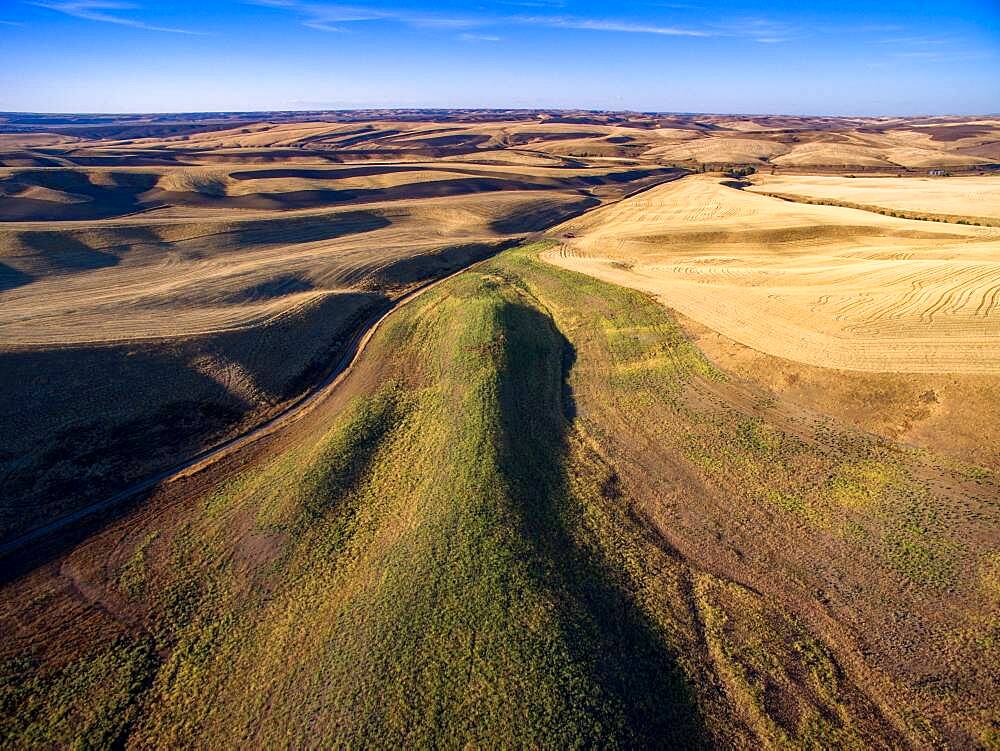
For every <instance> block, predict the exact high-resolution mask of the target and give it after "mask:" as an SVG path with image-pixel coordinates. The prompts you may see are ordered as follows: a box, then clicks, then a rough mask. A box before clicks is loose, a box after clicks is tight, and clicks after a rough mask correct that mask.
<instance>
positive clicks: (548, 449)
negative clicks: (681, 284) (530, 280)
mask: <svg viewBox="0 0 1000 751" xmlns="http://www.w3.org/2000/svg"><path fill="white" fill-rule="evenodd" d="M502 320H503V324H504V332H505V340H504V341H505V355H506V361H505V367H504V369H503V371H502V373H501V383H500V408H501V428H502V433H503V435H502V439H501V458H500V465H501V471H502V472H503V474H504V476H505V478H506V479H507V481H508V482H509V484H510V489H511V494H512V497H513V498H514V499H515V502H519V503H520V506H519V507H518V508H516V509H515V510H516V512H517V513H519V514H520V516H521V520H522V524H523V532H524V534H525V537H526V539H527V540H528V541H529V543H530V544H531V545H532V546H533V548H534V550H535V553H536V556H535V565H534V572H533V573H534V575H535V576H536V577H537V578H538V580H539V582H540V583H541V584H542V586H543V587H544V588H545V589H547V590H548V591H549V592H551V593H552V595H553V597H554V599H555V601H556V602H557V609H558V617H559V620H560V622H561V628H562V631H563V638H564V640H565V643H566V645H567V646H568V647H569V649H570V650H571V652H572V653H573V654H574V656H575V658H576V659H577V660H578V661H579V662H580V663H581V664H583V665H585V666H587V668H588V670H589V671H590V674H591V677H592V679H593V680H594V682H595V684H597V685H598V686H599V687H600V689H601V691H602V692H603V693H604V695H605V697H606V706H607V707H608V710H607V711H608V715H609V716H608V717H604V718H601V721H602V722H601V724H602V726H603V727H605V728H608V729H609V730H610V732H611V734H615V733H618V734H620V735H621V736H622V737H619V738H614V739H612V738H611V737H609V738H607V741H608V745H622V746H625V747H632V748H664V747H666V748H685V749H687V748H698V747H703V746H705V745H706V741H705V740H704V739H705V737H706V736H705V733H704V731H703V726H702V723H701V720H700V718H699V716H698V712H697V709H696V706H695V702H694V698H693V696H692V693H691V690H690V688H689V686H688V685H687V683H686V681H685V678H684V675H683V673H682V672H681V670H680V668H679V667H678V666H677V664H676V661H675V659H674V656H673V655H672V654H671V653H670V650H669V649H668V648H667V647H666V645H665V644H664V642H663V639H662V636H661V634H659V633H658V631H657V628H656V627H655V626H654V624H653V623H651V622H650V620H649V619H648V618H647V617H646V616H645V614H644V613H643V612H642V611H641V610H640V609H639V608H638V607H637V605H636V604H635V602H634V600H633V596H632V594H631V593H630V592H628V591H627V590H626V588H625V585H624V581H625V580H624V577H623V576H621V577H620V576H618V575H617V572H615V571H613V570H611V569H609V568H608V567H607V565H606V563H605V562H604V561H602V560H600V558H599V555H598V554H597V553H596V552H595V551H594V550H593V549H591V548H589V547H588V546H585V545H582V544H581V543H580V542H579V541H578V540H577V539H576V538H575V537H574V534H573V529H574V528H575V526H576V524H577V520H578V519H579V518H580V517H581V516H582V511H583V510H582V509H581V508H580V507H579V505H578V504H579V501H577V500H576V499H574V498H573V497H572V495H571V492H570V489H569V486H568V483H567V478H566V474H565V472H566V469H567V461H568V445H567V429H568V427H569V425H570V419H571V417H572V415H573V414H574V413H575V405H574V401H573V395H572V391H571V388H570V386H569V383H568V379H567V376H568V374H569V371H570V369H571V368H572V366H573V363H574V360H575V353H574V349H573V346H572V345H571V344H570V342H569V341H568V340H567V339H566V338H565V337H564V336H563V335H562V334H561V333H560V332H559V331H558V330H557V329H556V328H555V327H554V325H553V323H552V321H551V320H550V319H549V318H548V317H546V316H544V315H542V314H541V313H540V312H538V311H537V310H535V309H532V308H528V307H525V306H521V305H507V306H505V307H504V309H503V310H502Z"/></svg>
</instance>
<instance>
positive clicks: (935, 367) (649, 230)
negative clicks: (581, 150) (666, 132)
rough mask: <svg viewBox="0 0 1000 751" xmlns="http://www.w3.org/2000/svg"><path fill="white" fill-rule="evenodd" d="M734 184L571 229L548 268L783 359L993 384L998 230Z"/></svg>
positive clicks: (708, 180)
mask: <svg viewBox="0 0 1000 751" xmlns="http://www.w3.org/2000/svg"><path fill="white" fill-rule="evenodd" d="M731 182H732V181H727V180H725V179H720V178H718V177H711V176H698V177H689V178H686V179H685V180H683V181H680V182H678V183H675V184H672V185H665V186H660V187H657V188H654V189H652V190H649V191H647V192H644V193H642V194H641V195H638V196H635V197H633V198H630V199H628V200H626V201H623V202H621V203H618V204H616V205H614V206H609V207H606V208H602V209H599V210H596V211H594V212H591V213H589V214H587V215H586V216H585V217H582V218H580V219H577V220H571V221H569V222H567V223H565V224H563V225H561V226H560V227H559V228H558V229H557V230H556V232H557V233H558V234H559V235H560V236H561V237H562V238H563V244H562V246H561V248H560V250H559V251H557V252H552V253H550V254H549V256H548V257H549V258H550V259H551V260H552V261H553V262H554V263H558V264H559V265H561V266H563V267H565V268H572V269H577V270H581V271H585V272H587V273H590V274H594V275H596V276H599V277H600V278H602V279H605V280H608V281H614V282H616V283H619V284H627V285H629V286H632V287H635V288H636V289H640V290H643V291H646V292H649V293H651V294H654V295H656V296H657V297H658V298H659V299H660V300H662V301H663V302H664V303H665V304H666V305H668V306H669V307H671V308H674V309H676V310H678V311H680V312H681V313H683V314H684V315H686V316H688V317H690V318H692V319H694V320H696V321H698V322H700V323H702V324H704V325H706V326H708V327H709V328H712V329H714V330H716V331H719V332H720V333H722V334H724V335H725V336H727V337H729V338H730V339H732V340H734V341H736V342H739V343H741V344H744V345H746V346H748V347H751V348H753V349H756V350H760V351H761V352H765V353H768V354H772V355H777V356H780V357H783V358H786V359H789V360H795V361H798V362H803V363H806V364H810V365H816V366H822V367H831V368H840V369H844V370H858V371H869V372H908V373H981V374H998V373H1000V347H998V341H1000V229H997V228H992V227H973V226H966V225H958V224H945V223H938V222H923V221H913V220H906V219H898V218H893V217H886V216H882V215H878V214H874V213H871V212H867V211H862V210H857V209H848V208H843V207H837V206H819V205H806V204H798V203H791V202H788V201H782V200H779V199H776V198H773V197H768V196H762V195H757V194H754V193H750V192H748V191H746V190H740V189H739V186H737V187H734V186H733V185H734V184H729V183H731ZM955 182H959V181H958V180H957V179H956V180H955ZM923 184H924V183H920V185H923ZM927 184H929V185H930V186H931V189H932V190H933V189H934V186H936V185H937V184H938V183H934V182H931V183H927ZM949 184H950V183H949ZM980 184H981V183H980ZM958 189H959V188H956V189H955V190H958ZM970 189H972V186H970ZM913 200H917V201H919V200H920V199H913ZM926 200H929V201H933V197H932V198H929V199H926Z"/></svg>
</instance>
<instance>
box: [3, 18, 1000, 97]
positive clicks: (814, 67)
mask: <svg viewBox="0 0 1000 751" xmlns="http://www.w3.org/2000/svg"><path fill="white" fill-rule="evenodd" d="M352 107H527V108H534V107H557V108H587V109H616V110H617V109H633V110H656V111H669V112H722V113H785V114H844V115H847V114H889V115H893V114H946V113H947V114H973V113H980V114H981V113H996V112H1000V0H949V2H941V1H940V0H938V1H936V2H921V1H920V0H915V1H914V0H881V1H880V2H871V1H870V0H820V1H819V2H812V3H809V2H785V1H778V0H770V1H768V0H764V1H763V2H760V1H758V2H752V3H751V2H743V1H742V0H690V2H689V1H688V0H678V1H677V2H658V1H652V0H651V1H650V2H618V3H613V2H593V1H585V0H506V1H504V2H501V1H499V0H497V1H495V2H484V3H475V2H457V1H454V0H447V1H444V2H431V1H430V0H398V1H396V2H388V1H386V2H382V1H377V2H362V1H361V0H359V1H358V2H356V3H355V2H350V3H344V4H341V3H329V2H323V0H316V1H313V0H200V1H197V2H196V1H194V0H181V1H178V2H167V1H160V2H157V1H156V0H135V1H134V2H126V1H124V0H35V1H34V2H22V1H21V0H0V110H14V111H38V112H178V111H206V110H262V109H342V108H352Z"/></svg>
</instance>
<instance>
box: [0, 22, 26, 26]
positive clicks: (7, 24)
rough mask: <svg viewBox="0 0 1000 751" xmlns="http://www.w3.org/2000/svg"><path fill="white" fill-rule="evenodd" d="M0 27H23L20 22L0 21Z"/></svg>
mask: <svg viewBox="0 0 1000 751" xmlns="http://www.w3.org/2000/svg"><path fill="white" fill-rule="evenodd" d="M0 26H24V24H23V23H21V22H20V21H0Z"/></svg>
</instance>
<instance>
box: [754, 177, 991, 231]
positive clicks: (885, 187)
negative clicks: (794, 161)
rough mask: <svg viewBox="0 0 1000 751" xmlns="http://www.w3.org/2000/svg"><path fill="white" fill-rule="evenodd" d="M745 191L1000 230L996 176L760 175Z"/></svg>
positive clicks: (805, 201)
mask: <svg viewBox="0 0 1000 751" xmlns="http://www.w3.org/2000/svg"><path fill="white" fill-rule="evenodd" d="M746 190H750V191H753V192H755V193H763V194H765V195H772V196H779V197H783V198H787V199H789V200H797V201H802V202H804V203H821V204H822V203H826V204H829V205H833V206H848V207H853V208H864V209H868V210H875V211H880V212H881V211H884V212H885V213H889V214H892V213H893V212H896V214H898V215H899V216H902V217H903V218H908V219H930V220H940V221H948V222H952V223H961V224H980V223H981V224H986V225H993V226H1000V180H998V179H997V178H996V177H978V176H975V177H965V178H963V179H961V180H955V179H950V178H944V177H893V178H885V177H846V176H832V175H779V176H768V175H759V176H755V177H754V179H753V185H748V186H747V187H746Z"/></svg>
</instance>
